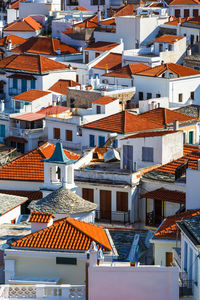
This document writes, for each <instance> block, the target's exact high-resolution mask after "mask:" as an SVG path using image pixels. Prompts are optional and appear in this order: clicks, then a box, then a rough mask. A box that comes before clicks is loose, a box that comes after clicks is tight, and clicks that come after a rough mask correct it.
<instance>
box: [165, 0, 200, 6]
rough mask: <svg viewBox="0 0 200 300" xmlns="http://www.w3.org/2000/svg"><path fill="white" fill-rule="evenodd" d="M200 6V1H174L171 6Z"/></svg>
mask: <svg viewBox="0 0 200 300" xmlns="http://www.w3.org/2000/svg"><path fill="white" fill-rule="evenodd" d="M197 4H200V2H199V1H198V0H172V1H171V2H170V3H169V5H197Z"/></svg>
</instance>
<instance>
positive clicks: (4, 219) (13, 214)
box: [0, 205, 21, 224]
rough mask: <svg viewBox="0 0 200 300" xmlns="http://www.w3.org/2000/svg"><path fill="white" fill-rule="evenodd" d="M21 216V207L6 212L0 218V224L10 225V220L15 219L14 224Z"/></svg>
mask: <svg viewBox="0 0 200 300" xmlns="http://www.w3.org/2000/svg"><path fill="white" fill-rule="evenodd" d="M20 214H21V205H19V206H17V207H15V208H14V209H12V210H10V211H8V212H7V213H5V214H3V215H1V216H0V224H6V223H7V224H8V223H11V221H12V220H14V219H16V222H17V220H18V218H19V216H20Z"/></svg>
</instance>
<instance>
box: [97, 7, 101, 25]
mask: <svg viewBox="0 0 200 300" xmlns="http://www.w3.org/2000/svg"><path fill="white" fill-rule="evenodd" d="M97 19H98V22H100V21H101V10H100V8H99V6H98V11H97Z"/></svg>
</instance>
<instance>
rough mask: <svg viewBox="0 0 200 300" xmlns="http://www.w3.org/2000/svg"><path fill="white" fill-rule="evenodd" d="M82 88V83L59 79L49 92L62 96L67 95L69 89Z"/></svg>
mask: <svg viewBox="0 0 200 300" xmlns="http://www.w3.org/2000/svg"><path fill="white" fill-rule="evenodd" d="M77 85H78V86H81V84H80V83H78V82H76V81H73V80H67V79H59V80H58V81H57V82H56V83H54V84H53V85H52V86H51V87H50V88H49V90H50V91H52V92H55V93H59V94H62V95H66V94H67V88H68V87H74V86H77Z"/></svg>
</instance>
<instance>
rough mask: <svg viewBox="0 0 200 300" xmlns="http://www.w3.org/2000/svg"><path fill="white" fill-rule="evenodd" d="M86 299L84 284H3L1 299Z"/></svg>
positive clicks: (0, 292) (0, 287) (0, 289)
mask: <svg viewBox="0 0 200 300" xmlns="http://www.w3.org/2000/svg"><path fill="white" fill-rule="evenodd" d="M13 298H14V299H19V300H21V299H58V300H59V299H60V300H64V299H65V300H69V299H74V300H78V299H79V300H84V299H85V286H84V285H67V284H66V285H65V284H63V285H14V284H12V285H1V286H0V299H4V300H7V299H13Z"/></svg>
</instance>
